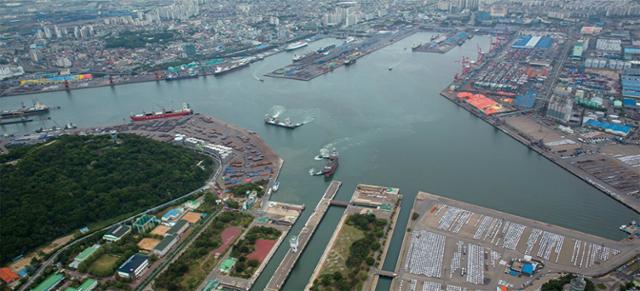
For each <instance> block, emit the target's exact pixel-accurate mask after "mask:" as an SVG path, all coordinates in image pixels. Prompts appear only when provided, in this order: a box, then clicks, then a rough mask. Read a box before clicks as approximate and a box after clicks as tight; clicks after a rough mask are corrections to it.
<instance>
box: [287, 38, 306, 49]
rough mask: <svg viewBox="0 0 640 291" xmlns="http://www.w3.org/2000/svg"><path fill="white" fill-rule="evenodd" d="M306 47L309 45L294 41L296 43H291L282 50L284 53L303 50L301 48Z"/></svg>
mask: <svg viewBox="0 0 640 291" xmlns="http://www.w3.org/2000/svg"><path fill="white" fill-rule="evenodd" d="M307 45H309V44H308V43H307V42H306V41H304V40H301V41H296V42H292V43H290V44H289V45H287V47H286V48H285V49H284V50H286V51H292V50H297V49H299V48H303V47H305V46H307Z"/></svg>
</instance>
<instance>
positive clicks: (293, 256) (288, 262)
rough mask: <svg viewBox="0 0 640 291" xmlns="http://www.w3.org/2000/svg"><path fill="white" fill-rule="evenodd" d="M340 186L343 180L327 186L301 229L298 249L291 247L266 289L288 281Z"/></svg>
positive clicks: (280, 286) (274, 288)
mask: <svg viewBox="0 0 640 291" xmlns="http://www.w3.org/2000/svg"><path fill="white" fill-rule="evenodd" d="M340 186H342V182H340V181H331V184H330V185H329V187H327V190H325V191H324V195H323V196H322V199H320V202H318V205H317V206H316V208H315V209H314V211H313V213H312V214H311V216H310V217H309V219H308V220H307V222H306V223H305V225H304V227H303V228H302V230H301V231H300V234H299V235H298V244H299V247H298V251H297V252H294V251H293V250H292V249H289V250H288V251H287V254H286V255H285V257H284V258H283V259H282V261H281V262H280V265H279V266H278V268H277V269H276V271H275V272H274V273H273V276H271V280H269V283H268V284H267V287H266V288H265V290H269V291H275V290H280V289H281V288H282V286H283V285H284V283H285V282H286V281H287V278H289V274H290V273H291V270H293V267H294V266H295V264H296V262H297V261H298V259H299V258H300V256H301V255H302V252H303V251H304V248H305V247H306V246H307V243H309V241H310V240H311V237H312V236H313V233H314V232H315V231H316V228H317V227H318V225H319V224H320V221H322V218H323V217H324V215H325V214H326V213H327V210H328V209H329V206H330V204H331V201H332V199H333V197H334V196H336V193H337V192H338V190H339V189H340Z"/></svg>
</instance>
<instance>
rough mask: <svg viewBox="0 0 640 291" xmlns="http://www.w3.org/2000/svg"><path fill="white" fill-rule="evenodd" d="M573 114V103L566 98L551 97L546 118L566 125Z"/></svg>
mask: <svg viewBox="0 0 640 291" xmlns="http://www.w3.org/2000/svg"><path fill="white" fill-rule="evenodd" d="M572 114H573V101H572V100H571V98H570V97H568V96H566V97H565V96H559V95H555V94H554V95H553V96H551V99H550V100H549V104H547V117H549V118H552V119H555V120H557V121H559V122H560V123H563V124H568V123H569V120H571V115H572Z"/></svg>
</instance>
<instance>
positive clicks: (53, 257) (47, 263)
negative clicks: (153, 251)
mask: <svg viewBox="0 0 640 291" xmlns="http://www.w3.org/2000/svg"><path fill="white" fill-rule="evenodd" d="M210 156H211V157H212V158H213V159H214V160H215V161H216V162H217V164H218V168H217V169H216V172H215V173H214V174H213V175H212V176H211V177H210V178H209V179H208V180H207V182H206V183H205V184H204V185H203V186H202V187H200V188H198V189H196V190H193V191H191V192H189V193H187V194H185V195H182V196H180V197H178V198H175V199H173V200H171V201H167V202H165V203H162V204H160V205H157V206H154V207H152V208H149V209H147V210H145V211H143V212H140V213H138V214H135V215H132V216H130V217H128V218H126V219H123V220H121V221H118V222H116V223H114V224H111V225H109V226H106V227H104V228H102V229H100V230H98V231H95V232H93V233H91V234H89V235H87V236H84V237H81V238H78V239H76V240H74V241H72V242H70V243H68V244H67V245H65V246H63V247H61V248H60V249H58V250H57V251H56V252H55V253H53V255H51V256H50V257H49V259H47V260H46V261H45V262H43V263H42V265H41V266H40V268H38V270H37V271H36V272H35V273H34V274H33V275H32V276H30V277H29V279H28V280H27V282H26V283H25V284H23V285H22V286H20V289H19V290H27V289H28V288H29V286H30V285H31V284H33V282H34V281H35V280H36V279H38V278H39V277H40V276H41V275H42V273H43V272H44V270H45V269H46V268H47V267H49V266H51V265H53V263H54V262H55V261H56V260H57V258H58V256H59V255H60V254H61V253H62V252H64V251H65V250H67V249H69V248H70V247H72V246H74V245H76V244H78V243H81V242H83V241H85V240H87V239H88V238H91V237H93V236H94V235H96V234H98V233H100V232H101V231H104V230H107V229H109V228H111V227H113V226H114V225H117V224H121V223H125V222H128V221H131V220H133V219H134V218H135V217H138V216H140V215H143V214H147V213H152V212H156V211H158V210H160V209H162V208H164V207H167V206H169V205H172V204H174V203H176V202H177V201H180V200H181V199H184V198H187V197H190V196H193V195H195V194H198V193H200V192H202V191H203V190H205V189H207V188H208V187H209V183H211V182H212V181H214V182H215V180H216V179H218V177H220V174H221V173H222V168H223V165H222V160H220V159H219V158H218V157H215V156H213V155H210Z"/></svg>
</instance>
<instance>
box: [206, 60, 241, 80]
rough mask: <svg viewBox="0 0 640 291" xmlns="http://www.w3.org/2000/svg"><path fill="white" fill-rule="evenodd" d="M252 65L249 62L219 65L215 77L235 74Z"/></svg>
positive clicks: (214, 73)
mask: <svg viewBox="0 0 640 291" xmlns="http://www.w3.org/2000/svg"><path fill="white" fill-rule="evenodd" d="M249 64H250V63H249V62H248V61H239V62H235V63H231V64H227V65H218V66H216V69H215V71H213V75H214V76H219V75H223V74H226V73H229V72H233V71H235V70H239V69H242V68H244V67H246V66H248V65H249Z"/></svg>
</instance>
